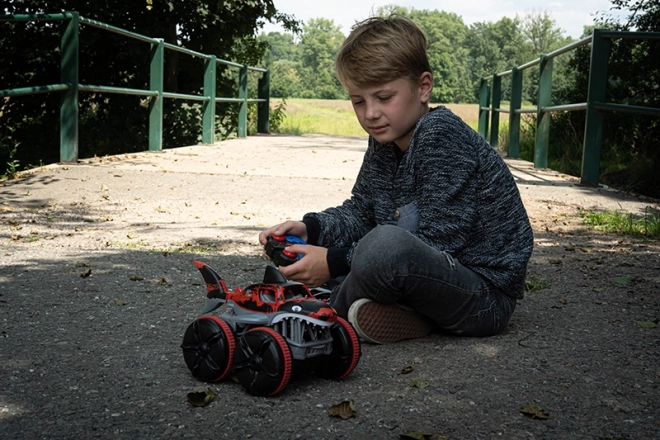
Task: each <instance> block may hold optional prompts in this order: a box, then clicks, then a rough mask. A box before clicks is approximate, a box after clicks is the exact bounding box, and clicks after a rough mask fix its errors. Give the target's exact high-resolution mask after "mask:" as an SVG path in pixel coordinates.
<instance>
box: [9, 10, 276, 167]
mask: <svg viewBox="0 0 660 440" xmlns="http://www.w3.org/2000/svg"><path fill="white" fill-rule="evenodd" d="M0 21H63V22H64V30H63V32H62V35H61V39H60V52H61V60H60V81H61V84H51V85H44V86H34V87H23V88H15V89H7V90H0V96H20V95H33V94H38V93H50V92H61V93H64V97H63V99H62V104H61V107H60V160H61V161H62V162H73V161H76V160H77V159H78V124H79V117H78V108H79V98H78V95H79V92H98V93H116V94H124V95H138V96H146V97H149V150H150V151H161V150H162V148H163V99H164V98H171V99H183V100H194V101H201V102H202V103H203V106H202V142H203V143H205V144H212V143H213V142H214V140H215V106H216V104H217V103H237V104H239V105H240V108H239V113H238V137H246V136H247V105H248V103H258V105H259V108H258V113H257V118H258V120H257V131H258V132H259V133H267V132H268V129H269V126H268V116H269V94H270V86H269V84H270V76H269V72H268V70H266V69H262V68H259V67H252V66H247V65H243V64H238V63H234V62H232V61H226V60H222V59H218V58H216V56H215V55H207V54H203V53H199V52H195V51H192V50H189V49H186V48H184V47H181V46H177V45H175V44H170V43H165V42H164V41H163V39H161V38H150V37H146V36H144V35H140V34H137V33H135V32H130V31H127V30H125V29H121V28H118V27H114V26H111V25H108V24H105V23H101V22H98V21H95V20H90V19H87V18H84V17H81V16H80V15H79V14H78V13H77V12H64V13H61V14H35V15H1V16H0ZM81 24H84V25H87V26H92V27H96V28H100V29H104V30H106V31H109V32H112V33H115V34H119V35H122V36H125V37H128V38H132V39H135V40H139V41H142V42H145V43H148V44H150V45H151V64H150V84H149V89H148V90H141V89H130V88H122V87H111V86H102V85H91V84H80V81H79V77H78V71H79V66H80V54H79V46H80V45H79V29H80V25H81ZM165 49H168V50H173V51H178V52H182V53H184V54H187V55H192V56H193V57H198V58H202V59H203V60H204V85H203V91H202V93H203V94H202V95H187V94H179V93H170V92H166V91H164V90H163V85H164V77H165V75H164V60H165ZM218 64H222V65H225V66H228V67H231V68H236V69H239V74H238V97H237V98H233V97H216V81H217V75H216V66H217V65H218ZM248 71H255V72H261V73H262V74H263V75H262V76H261V78H260V79H259V83H258V86H257V88H258V91H257V99H248Z"/></svg>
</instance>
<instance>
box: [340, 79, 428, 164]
mask: <svg viewBox="0 0 660 440" xmlns="http://www.w3.org/2000/svg"><path fill="white" fill-rule="evenodd" d="M432 89H433V77H432V76H431V74H430V73H429V72H424V73H423V74H422V75H421V76H420V78H419V80H418V81H417V82H416V83H414V82H412V81H410V80H408V79H406V78H399V79H397V80H394V81H390V82H388V83H385V84H381V85H378V86H368V87H357V86H348V87H347V90H348V95H349V96H350V99H351V103H352V104H353V110H354V111H355V115H356V116H357V118H358V121H360V125H361V126H362V128H364V130H365V131H366V132H367V133H369V134H370V135H371V136H372V137H373V138H374V139H376V140H377V141H378V142H380V143H383V144H384V143H388V142H394V143H396V145H397V146H398V147H399V148H400V149H401V151H406V150H407V149H408V144H409V143H410V137H411V135H412V130H413V128H415V124H416V123H417V120H418V119H419V118H421V117H422V116H423V115H424V114H426V113H427V112H428V111H429V108H428V102H429V98H430V96H431V90H432Z"/></svg>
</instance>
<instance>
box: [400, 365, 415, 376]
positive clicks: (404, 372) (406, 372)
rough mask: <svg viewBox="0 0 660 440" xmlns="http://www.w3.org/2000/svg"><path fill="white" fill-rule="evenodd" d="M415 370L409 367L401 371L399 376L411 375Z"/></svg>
mask: <svg viewBox="0 0 660 440" xmlns="http://www.w3.org/2000/svg"><path fill="white" fill-rule="evenodd" d="M413 370H414V368H413V366H412V365H408V366H407V367H406V368H404V369H403V370H401V371H400V372H399V374H409V373H412V372H413Z"/></svg>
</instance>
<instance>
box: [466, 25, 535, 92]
mask: <svg viewBox="0 0 660 440" xmlns="http://www.w3.org/2000/svg"><path fill="white" fill-rule="evenodd" d="M466 44H467V47H468V48H469V54H470V55H469V60H470V61H469V69H470V73H471V80H472V88H473V96H474V97H475V98H476V96H477V95H478V93H479V85H480V81H481V78H483V77H485V76H489V75H492V74H494V73H497V72H503V71H506V70H508V69H511V68H512V67H515V66H520V65H522V64H524V63H525V62H526V61H530V60H527V59H525V58H524V55H523V52H524V51H523V50H521V49H522V48H524V46H525V41H524V36H523V34H522V30H521V25H520V19H519V18H518V17H516V18H514V19H511V18H508V17H504V18H502V19H501V20H500V21H498V22H496V23H490V22H480V23H474V24H472V25H471V26H470V33H469V37H468V38H467V39H466ZM506 79H507V82H504V81H503V84H502V94H503V96H502V98H503V99H510V93H509V91H510V78H509V77H507V78H506Z"/></svg>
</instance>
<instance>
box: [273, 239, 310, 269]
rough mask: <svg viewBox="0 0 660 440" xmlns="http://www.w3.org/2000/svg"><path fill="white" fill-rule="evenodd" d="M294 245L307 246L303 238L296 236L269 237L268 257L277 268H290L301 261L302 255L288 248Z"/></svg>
mask: <svg viewBox="0 0 660 440" xmlns="http://www.w3.org/2000/svg"><path fill="white" fill-rule="evenodd" d="M292 244H307V243H306V242H305V241H304V240H303V239H302V238H300V237H296V236H295V235H274V234H272V235H269V236H268V241H267V242H266V255H268V258H270V259H271V261H272V262H273V263H274V264H275V266H288V265H289V264H293V263H295V262H296V261H298V260H300V259H301V258H302V257H303V256H302V254H296V253H295V252H291V251H290V250H288V249H287V248H288V247H289V246H291V245H292Z"/></svg>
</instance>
